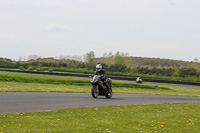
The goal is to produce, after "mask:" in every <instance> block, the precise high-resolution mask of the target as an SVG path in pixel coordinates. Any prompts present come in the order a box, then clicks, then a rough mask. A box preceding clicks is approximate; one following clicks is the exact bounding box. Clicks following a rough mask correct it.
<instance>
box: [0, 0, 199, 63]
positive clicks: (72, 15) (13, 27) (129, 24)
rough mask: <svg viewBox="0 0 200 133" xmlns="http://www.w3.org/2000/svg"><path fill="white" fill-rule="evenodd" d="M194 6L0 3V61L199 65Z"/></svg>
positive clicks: (107, 0) (169, 2)
mask: <svg viewBox="0 0 200 133" xmlns="http://www.w3.org/2000/svg"><path fill="white" fill-rule="evenodd" d="M199 7H200V1H199V0H190V1H189V0H100V1H97V0H34V1H33V0H17V1H16V0H0V46H1V48H0V57H4V58H11V59H14V60H18V59H19V57H20V56H29V55H38V56H42V57H56V56H67V55H71V56H73V55H84V54H85V53H87V52H90V51H94V53H95V55H96V57H100V56H102V55H103V53H108V52H112V53H114V54H115V53H116V52H117V51H123V52H128V53H129V55H130V56H137V57H138V56H139V57H152V58H168V59H175V60H186V61H193V59H194V58H198V59H200V54H199V49H200V17H199V16H200V8H199Z"/></svg>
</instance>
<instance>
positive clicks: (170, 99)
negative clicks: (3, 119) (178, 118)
mask: <svg viewBox="0 0 200 133" xmlns="http://www.w3.org/2000/svg"><path fill="white" fill-rule="evenodd" d="M160 103H200V97H185V96H165V95H143V94H113V97H112V98H111V99H106V98H105V97H104V96H100V97H99V98H97V99H94V98H92V96H91V94H90V93H54V92H0V114H6V113H19V112H29V111H47V110H56V109H62V108H75V107H93V106H110V105H133V104H160Z"/></svg>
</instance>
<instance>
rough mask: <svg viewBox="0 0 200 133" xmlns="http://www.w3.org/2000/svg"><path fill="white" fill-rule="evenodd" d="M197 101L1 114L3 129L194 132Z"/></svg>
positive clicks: (18, 132)
mask: <svg viewBox="0 0 200 133" xmlns="http://www.w3.org/2000/svg"><path fill="white" fill-rule="evenodd" d="M199 110H200V103H185V104H183V103H182V104H175V103H173V104H170V103H167V104H151V105H126V106H109V107H106V106H105V107H89V108H72V109H62V110H56V111H47V112H26V113H18V114H4V115H0V123H1V124H0V132H2V133H6V132H9V133H22V132H31V133H32V132H37V133H55V132H71V133H80V132H81V133H83V132H84V133H94V132H98V133H105V132H111V133H122V132H126V133H156V132H157V133H161V132H162V133H169V132H170V133H197V132H199V130H200V126H199V125H200V111H199Z"/></svg>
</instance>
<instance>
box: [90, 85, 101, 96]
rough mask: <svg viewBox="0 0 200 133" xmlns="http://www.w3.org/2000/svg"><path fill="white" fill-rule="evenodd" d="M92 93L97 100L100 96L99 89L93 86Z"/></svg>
mask: <svg viewBox="0 0 200 133" xmlns="http://www.w3.org/2000/svg"><path fill="white" fill-rule="evenodd" d="M91 93H92V96H93V98H97V97H98V96H99V88H98V87H97V86H92V90H91Z"/></svg>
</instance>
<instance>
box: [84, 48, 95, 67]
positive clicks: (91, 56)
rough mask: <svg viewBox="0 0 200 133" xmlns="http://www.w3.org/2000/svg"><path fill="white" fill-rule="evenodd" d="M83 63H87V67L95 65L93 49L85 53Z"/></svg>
mask: <svg viewBox="0 0 200 133" xmlns="http://www.w3.org/2000/svg"><path fill="white" fill-rule="evenodd" d="M85 63H86V64H87V65H88V67H89V69H93V68H94V66H95V54H94V51H90V52H89V53H86V54H85Z"/></svg>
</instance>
